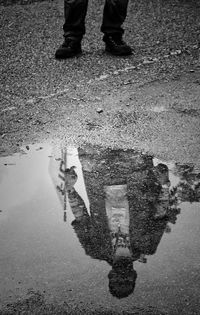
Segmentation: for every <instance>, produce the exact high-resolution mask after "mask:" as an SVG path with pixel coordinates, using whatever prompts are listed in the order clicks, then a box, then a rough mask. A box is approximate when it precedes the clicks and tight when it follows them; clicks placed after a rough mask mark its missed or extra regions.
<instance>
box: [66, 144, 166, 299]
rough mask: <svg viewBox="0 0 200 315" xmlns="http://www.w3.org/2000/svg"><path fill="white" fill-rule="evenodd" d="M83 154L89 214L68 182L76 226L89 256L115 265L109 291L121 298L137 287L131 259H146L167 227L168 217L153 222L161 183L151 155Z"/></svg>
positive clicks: (155, 247)
mask: <svg viewBox="0 0 200 315" xmlns="http://www.w3.org/2000/svg"><path fill="white" fill-rule="evenodd" d="M79 158H80V161H81V164H82V168H83V175H84V181H85V185H86V190H87V194H88V198H89V202H90V213H91V215H89V214H88V212H87V209H86V206H85V204H84V201H83V200H82V198H81V197H80V196H79V195H78V193H77V192H76V190H75V189H74V187H73V185H68V186H67V187H68V188H67V194H68V199H69V203H70V206H71V210H72V212H73V214H74V217H75V220H74V221H73V222H72V225H73V227H74V230H75V232H76V234H77V236H78V238H79V241H80V243H81V245H82V247H83V248H84V249H85V252H86V254H87V255H90V256H91V257H92V258H94V259H100V260H105V261H107V262H108V263H109V264H110V265H111V266H112V270H111V271H110V272H109V274H108V278H109V290H110V292H111V294H112V295H113V296H116V297H118V298H123V297H126V296H128V295H130V294H131V293H132V292H133V291H134V287H135V281H136V278H137V274H136V271H135V270H134V268H133V262H134V261H136V260H139V261H142V262H146V258H145V255H152V254H154V253H155V252H156V249H157V246H158V244H159V242H160V240H161V237H162V235H163V233H164V231H165V228H166V224H167V220H166V219H162V220H155V213H156V211H157V208H156V206H155V205H156V204H157V202H158V200H159V195H160V192H161V191H162V185H161V183H160V181H159V180H158V179H157V177H156V172H155V171H154V167H153V163H152V159H151V157H145V156H139V157H138V155H135V154H134V152H133V151H132V150H129V151H126V152H124V151H122V150H104V151H102V150H98V149H89V150H87V149H86V150H79ZM69 182H70V179H69ZM165 214H166V213H165ZM162 218H163V216H162Z"/></svg>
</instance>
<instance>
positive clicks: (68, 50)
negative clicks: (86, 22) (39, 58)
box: [55, 37, 82, 59]
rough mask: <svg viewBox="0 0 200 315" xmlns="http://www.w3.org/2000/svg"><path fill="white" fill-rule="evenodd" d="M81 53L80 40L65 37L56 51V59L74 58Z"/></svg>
mask: <svg viewBox="0 0 200 315" xmlns="http://www.w3.org/2000/svg"><path fill="white" fill-rule="evenodd" d="M81 52H82V50H81V40H79V39H76V38H70V37H66V38H65V41H64V43H63V44H62V45H61V46H60V47H59V48H58V49H57V50H56V53H55V58H56V59H66V58H71V57H74V56H76V55H78V54H80V53H81Z"/></svg>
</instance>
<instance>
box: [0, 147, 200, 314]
mask: <svg viewBox="0 0 200 315" xmlns="http://www.w3.org/2000/svg"><path fill="white" fill-rule="evenodd" d="M199 173H200V172H199V170H197V169H195V166H193V165H178V164H176V163H170V162H169V163H168V162H166V161H165V162H163V161H159V160H158V159H156V158H155V157H151V156H147V155H143V154H139V153H137V152H134V151H132V150H127V151H123V150H111V149H105V148H104V149H101V148H98V147H83V148H81V149H75V148H66V149H65V148H64V149H63V150H60V149H54V148H51V147H50V146H48V145H42V144H38V145H34V146H30V147H27V148H24V149H23V152H22V153H21V154H16V155H13V156H10V157H2V158H1V159H0V174H1V178H0V186H1V187H0V210H1V212H0V246H1V249H0V253H1V255H0V270H1V276H0V283H1V303H2V305H4V304H5V303H8V302H14V301H15V300H17V299H18V298H22V299H23V298H24V297H25V296H26V294H27V292H29V291H30V290H33V291H39V292H42V293H43V294H44V295H45V297H46V298H47V300H49V301H58V302H59V303H62V302H63V301H66V302H67V303H68V304H69V305H70V307H72V308H73V307H77V305H78V306H79V308H80V309H81V307H82V305H84V307H86V308H88V310H91V309H93V310H95V309H97V310H99V309H100V310H104V311H105V310H112V311H114V312H116V313H117V312H119V313H120V312H122V311H127V312H128V311H129V312H130V311H132V312H133V311H136V310H142V311H146V312H148V311H149V313H151V314H161V313H162V312H163V313H166V314H187V315H188V314H198V312H199V299H198V296H199V295H198V292H199V289H200V281H199V261H200V248H199V238H200V228H199V226H200V212H199V210H200V209H199V203H198V202H199V199H200V188H199V181H200V176H199ZM124 261H128V262H129V264H126V263H124ZM142 311H141V312H142ZM88 312H89V311H88ZM141 314H144V313H141Z"/></svg>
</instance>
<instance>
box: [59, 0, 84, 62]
mask: <svg viewBox="0 0 200 315" xmlns="http://www.w3.org/2000/svg"><path fill="white" fill-rule="evenodd" d="M87 7H88V0H64V17H65V23H64V25H63V30H64V38H65V40H64V43H63V44H62V45H61V46H60V47H59V48H58V49H57V51H56V54H55V57H56V58H61V59H63V58H69V57H73V56H75V55H77V54H79V53H81V40H82V38H83V35H84V34H85V17H86V13H87Z"/></svg>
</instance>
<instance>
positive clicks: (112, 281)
mask: <svg viewBox="0 0 200 315" xmlns="http://www.w3.org/2000/svg"><path fill="white" fill-rule="evenodd" d="M108 278H109V291H110V293H111V294H112V295H113V296H115V297H117V298H118V299H121V298H125V297H128V296H129V295H130V294H131V293H133V291H134V288H135V281H136V278H137V273H136V271H135V270H134V269H132V270H129V271H127V272H121V273H120V272H119V271H116V270H111V271H110V272H109V274H108Z"/></svg>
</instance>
